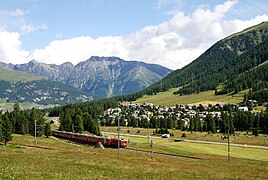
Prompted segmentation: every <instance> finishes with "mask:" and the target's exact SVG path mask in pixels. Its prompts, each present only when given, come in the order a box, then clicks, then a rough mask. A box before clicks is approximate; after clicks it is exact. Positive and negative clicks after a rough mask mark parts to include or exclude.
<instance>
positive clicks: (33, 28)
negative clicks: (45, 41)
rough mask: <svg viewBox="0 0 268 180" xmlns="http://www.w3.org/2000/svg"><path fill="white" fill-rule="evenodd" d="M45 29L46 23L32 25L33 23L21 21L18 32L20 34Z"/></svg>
mask: <svg viewBox="0 0 268 180" xmlns="http://www.w3.org/2000/svg"><path fill="white" fill-rule="evenodd" d="M46 29H48V26H47V25H46V24H42V25H40V26H34V25H31V24H28V23H23V24H22V25H21V26H20V32H21V33H22V34H26V33H32V32H35V31H39V30H46Z"/></svg>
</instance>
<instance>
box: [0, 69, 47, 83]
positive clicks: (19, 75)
mask: <svg viewBox="0 0 268 180" xmlns="http://www.w3.org/2000/svg"><path fill="white" fill-rule="evenodd" d="M0 79H1V80H5V81H12V82H14V83H15V82H18V81H22V82H27V81H33V80H41V79H45V78H44V77H41V76H35V75H32V74H28V73H25V72H22V71H12V70H9V69H6V68H2V67H0Z"/></svg>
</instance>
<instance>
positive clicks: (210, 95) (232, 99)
mask: <svg viewBox="0 0 268 180" xmlns="http://www.w3.org/2000/svg"><path fill="white" fill-rule="evenodd" d="M176 90H177V89H176V88H173V89H170V90H168V91H165V92H160V93H158V94H156V95H151V96H149V95H145V96H144V97H142V98H139V99H137V100H136V101H133V102H132V103H140V104H142V103H153V104H154V105H156V106H158V105H164V106H175V105H176V104H200V103H206V104H212V105H215V104H217V103H225V104H228V103H233V104H239V103H240V102H242V101H243V96H244V93H247V92H248V90H245V91H241V92H240V93H238V94H235V95H232V94H225V95H218V96H216V95H214V91H206V92H200V93H198V94H191V95H185V96H180V95H174V94H173V93H174V92H175V91H176ZM125 103H127V102H125Z"/></svg>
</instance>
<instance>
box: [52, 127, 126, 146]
mask: <svg viewBox="0 0 268 180" xmlns="http://www.w3.org/2000/svg"><path fill="white" fill-rule="evenodd" d="M52 135H53V136H55V137H60V138H64V139H70V140H75V141H80V142H84V143H89V144H97V143H98V142H101V143H102V145H103V146H106V147H118V139H116V138H110V137H106V136H95V135H89V134H79V133H73V132H66V131H57V130H53V131H52ZM127 144H128V141H126V140H123V139H120V140H119V147H121V148H125V147H126V146H127Z"/></svg>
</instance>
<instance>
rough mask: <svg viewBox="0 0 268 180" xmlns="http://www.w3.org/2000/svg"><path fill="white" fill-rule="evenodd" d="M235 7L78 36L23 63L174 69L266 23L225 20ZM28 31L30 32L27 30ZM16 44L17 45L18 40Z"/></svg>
mask: <svg viewBox="0 0 268 180" xmlns="http://www.w3.org/2000/svg"><path fill="white" fill-rule="evenodd" d="M163 2H165V1H163ZM236 3H237V1H233V0H229V1H226V2H225V3H223V4H219V5H216V6H215V7H214V8H213V9H207V8H206V7H205V6H203V7H202V6H199V7H198V8H197V9H196V10H194V11H193V12H192V13H191V14H187V15H186V14H185V13H184V12H182V11H177V12H176V13H175V14H174V15H173V16H172V18H171V19H170V20H169V21H166V22H163V23H161V24H159V25H156V26H146V27H144V28H143V29H141V30H139V31H137V32H134V33H132V34H130V35H128V36H103V37H98V38H95V39H94V38H92V37H90V36H81V37H74V38H71V39H65V40H54V41H52V42H50V43H49V44H48V45H47V46H46V47H45V48H42V49H36V50H34V51H33V52H32V53H31V54H30V55H29V56H28V57H27V60H28V61H29V60H31V59H36V60H37V61H40V62H45V63H56V64H61V63H64V62H66V61H70V62H72V63H73V64H77V63H79V62H80V61H84V60H86V59H88V58H90V57H91V56H117V57H120V58H123V59H126V60H142V61H145V62H147V63H155V64H161V65H163V66H166V67H169V68H171V69H178V68H181V67H183V66H185V65H186V64H188V63H190V62H191V61H192V60H194V59H195V58H197V57H198V56H200V55H201V54H202V53H203V52H204V51H205V50H206V49H208V48H209V47H210V46H211V45H213V44H214V43H215V42H217V41H218V40H220V39H222V38H224V37H226V36H228V35H230V34H232V33H235V32H238V31H241V30H243V29H245V28H247V27H249V26H253V25H256V24H258V23H261V22H263V21H268V15H266V14H264V15H260V16H256V17H254V18H252V19H249V20H239V19H228V20H226V19H225V15H226V13H228V12H229V11H231V9H233V8H234V7H235V5H236ZM44 27H45V26H44ZM46 28H47V27H46ZM26 29H27V28H26ZM25 31H26V32H27V30H25ZM28 31H31V28H29V30H28ZM0 41H1V37H0ZM17 41H18V42H20V41H19V37H17ZM18 42H17V45H16V46H14V47H13V50H14V51H15V52H17V54H20V57H21V58H24V57H25V55H26V54H27V52H25V51H23V50H21V47H20V43H21V42H20V43H18ZM10 43H11V42H10ZM4 46H5V45H4ZM15 47H16V48H17V49H16V48H15ZM3 53H4V52H0V55H1V57H2V58H4V57H5V56H3ZM11 54H12V53H11ZM14 54H16V53H14ZM10 57H11V56H9V58H10ZM17 57H18V56H17ZM24 60H25V59H24Z"/></svg>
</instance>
